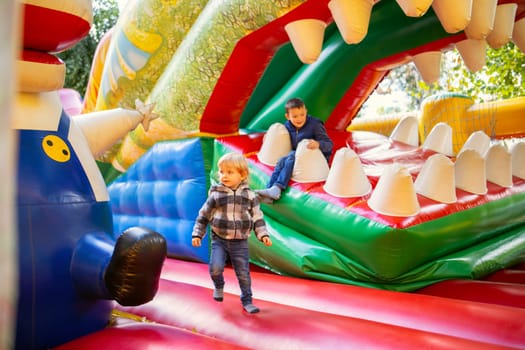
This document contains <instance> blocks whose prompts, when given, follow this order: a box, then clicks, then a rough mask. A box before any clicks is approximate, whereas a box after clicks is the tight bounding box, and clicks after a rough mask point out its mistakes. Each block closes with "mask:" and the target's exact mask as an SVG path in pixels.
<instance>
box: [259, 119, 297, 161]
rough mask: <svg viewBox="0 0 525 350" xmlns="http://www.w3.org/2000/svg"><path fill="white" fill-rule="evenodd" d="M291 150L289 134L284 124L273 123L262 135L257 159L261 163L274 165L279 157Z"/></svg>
mask: <svg viewBox="0 0 525 350" xmlns="http://www.w3.org/2000/svg"><path fill="white" fill-rule="evenodd" d="M291 150H292V143H291V141H290V134H289V133H288V130H286V127H285V126H284V124H281V123H273V124H272V125H270V127H269V128H268V131H267V132H266V134H265V135H264V138H263V143H262V146H261V149H260V150H259V153H257V159H259V161H260V162H261V163H263V164H266V165H270V166H275V164H277V161H279V159H280V158H281V157H284V156H285V155H287V154H288V153H290V151H291Z"/></svg>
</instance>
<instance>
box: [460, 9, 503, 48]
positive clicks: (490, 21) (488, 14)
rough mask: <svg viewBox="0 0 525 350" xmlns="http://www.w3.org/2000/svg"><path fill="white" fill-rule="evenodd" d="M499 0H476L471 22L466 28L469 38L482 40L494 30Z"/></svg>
mask: <svg viewBox="0 0 525 350" xmlns="http://www.w3.org/2000/svg"><path fill="white" fill-rule="evenodd" d="M497 5H498V0H475V3H473V6H472V15H471V18H470V22H469V24H468V25H467V27H466V28H465V34H466V35H467V38H468V39H473V40H482V39H485V38H486V37H487V35H489V34H490V32H492V29H493V28H494V19H495V18H496V6H497Z"/></svg>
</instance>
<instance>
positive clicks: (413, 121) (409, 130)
mask: <svg viewBox="0 0 525 350" xmlns="http://www.w3.org/2000/svg"><path fill="white" fill-rule="evenodd" d="M390 139H391V140H394V141H399V142H402V143H406V144H407V145H411V146H415V147H417V146H419V132H418V125H417V118H416V117H414V116H406V117H403V118H401V119H400V120H399V122H397V124H396V126H395V128H394V130H392V133H391V134H390Z"/></svg>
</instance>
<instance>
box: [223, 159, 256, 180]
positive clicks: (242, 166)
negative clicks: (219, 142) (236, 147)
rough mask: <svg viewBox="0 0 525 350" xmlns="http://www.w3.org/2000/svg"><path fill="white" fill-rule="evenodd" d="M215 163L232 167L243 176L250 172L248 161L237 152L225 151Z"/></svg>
mask: <svg viewBox="0 0 525 350" xmlns="http://www.w3.org/2000/svg"><path fill="white" fill-rule="evenodd" d="M217 165H219V166H221V165H225V166H231V167H234V168H235V169H236V170H237V171H238V172H239V173H240V174H241V175H242V176H243V177H245V178H247V177H248V175H249V173H250V169H249V167H248V161H247V160H246V158H245V157H244V156H243V155H242V154H239V153H226V154H225V155H223V156H222V157H220V158H219V161H218V162H217Z"/></svg>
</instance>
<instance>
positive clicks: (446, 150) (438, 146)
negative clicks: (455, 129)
mask: <svg viewBox="0 0 525 350" xmlns="http://www.w3.org/2000/svg"><path fill="white" fill-rule="evenodd" d="M422 148H423V149H429V150H432V151H434V152H438V153H442V154H444V155H447V156H453V155H454V150H453V145H452V128H451V127H450V125H448V124H447V123H444V122H440V123H437V124H436V125H434V127H433V128H432V130H430V133H429V134H428V136H427V138H426V139H425V142H423V146H422Z"/></svg>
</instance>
